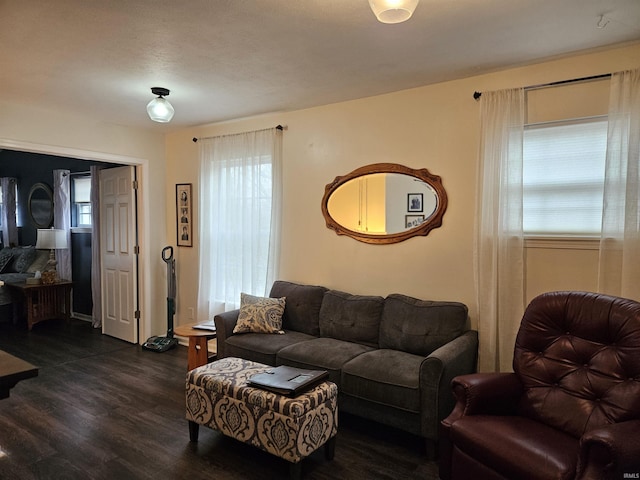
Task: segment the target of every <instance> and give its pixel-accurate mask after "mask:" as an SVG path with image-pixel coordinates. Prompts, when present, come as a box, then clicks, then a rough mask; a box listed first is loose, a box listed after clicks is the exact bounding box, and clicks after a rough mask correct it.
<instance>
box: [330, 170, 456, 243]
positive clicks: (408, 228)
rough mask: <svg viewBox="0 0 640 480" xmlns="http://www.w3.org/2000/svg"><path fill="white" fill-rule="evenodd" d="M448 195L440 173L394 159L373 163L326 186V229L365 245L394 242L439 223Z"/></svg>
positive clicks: (425, 232)
mask: <svg viewBox="0 0 640 480" xmlns="http://www.w3.org/2000/svg"><path fill="white" fill-rule="evenodd" d="M446 209H447V193H446V192H445V190H444V187H443V186H442V181H441V179H440V177H439V176H437V175H432V174H431V173H429V171H428V170H427V169H426V168H423V169H420V170H416V169H413V168H409V167H405V166H403V165H398V164H396V163H376V164H373V165H367V166H364V167H361V168H358V169H356V170H354V171H353V172H351V173H349V174H347V175H344V176H341V177H336V179H335V180H334V181H333V182H331V183H330V184H328V185H327V186H326V187H325V192H324V196H323V197H322V214H323V215H324V218H325V221H326V222H327V228H330V229H332V230H335V232H336V233H337V234H338V235H347V236H349V237H351V238H353V239H355V240H358V241H360V242H365V243H376V244H386V243H398V242H402V241H404V240H407V239H408V238H411V237H415V236H420V235H422V236H424V235H427V234H428V233H429V232H430V231H431V230H433V229H434V228H438V227H439V226H441V225H442V217H443V215H444V212H445V211H446Z"/></svg>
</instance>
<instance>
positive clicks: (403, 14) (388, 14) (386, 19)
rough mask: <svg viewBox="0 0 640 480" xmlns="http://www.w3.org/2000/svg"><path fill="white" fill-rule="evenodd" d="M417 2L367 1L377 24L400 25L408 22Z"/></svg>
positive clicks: (405, 0)
mask: <svg viewBox="0 0 640 480" xmlns="http://www.w3.org/2000/svg"><path fill="white" fill-rule="evenodd" d="M418 2H419V0H369V6H370V7H371V10H373V13H374V14H375V15H376V18H377V19H378V21H379V22H382V23H401V22H405V21H407V20H409V19H410V18H411V15H413V12H414V10H415V9H416V7H417V6H418Z"/></svg>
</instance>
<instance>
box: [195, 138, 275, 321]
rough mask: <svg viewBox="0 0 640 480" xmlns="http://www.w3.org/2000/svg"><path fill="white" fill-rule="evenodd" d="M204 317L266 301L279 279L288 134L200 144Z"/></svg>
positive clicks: (200, 298) (201, 299)
mask: <svg viewBox="0 0 640 480" xmlns="http://www.w3.org/2000/svg"><path fill="white" fill-rule="evenodd" d="M199 146H200V159H201V163H200V186H199V187H200V188H199V191H200V194H199V198H200V205H199V210H200V228H199V237H200V239H199V240H200V241H199V244H200V274H199V290H198V318H199V319H200V320H205V319H210V318H212V317H213V316H214V315H215V314H217V313H221V312H223V311H229V310H233V309H235V308H238V307H239V305H240V293H241V292H244V293H248V294H252V295H258V296H264V295H266V294H267V293H268V289H270V287H271V285H272V283H273V281H274V280H275V279H276V277H277V268H278V264H279V252H280V217H281V198H282V193H281V191H282V131H281V130H280V129H277V128H272V129H267V130H259V131H255V132H247V133H242V134H237V135H225V136H220V137H214V138H207V139H201V140H200V141H199Z"/></svg>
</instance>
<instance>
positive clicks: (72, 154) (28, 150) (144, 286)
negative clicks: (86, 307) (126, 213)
mask: <svg viewBox="0 0 640 480" xmlns="http://www.w3.org/2000/svg"><path fill="white" fill-rule="evenodd" d="M1 148H6V149H8V150H10V151H12V152H17V153H20V154H27V155H28V154H37V155H43V156H45V157H49V161H50V162H51V163H49V165H48V166H47V169H48V171H49V172H50V171H51V170H53V169H54V168H58V167H59V165H58V163H57V162H61V163H63V162H64V161H65V160H67V161H74V162H77V161H83V162H86V164H87V167H86V170H88V165H89V164H90V163H91V162H98V163H105V164H109V165H110V166H122V165H130V166H135V167H136V168H137V169H138V171H139V177H140V178H139V183H140V184H144V182H145V181H146V179H148V175H149V169H148V167H147V165H148V161H147V160H145V159H139V158H133V157H125V156H120V155H113V154H104V153H99V152H91V151H84V150H77V149H69V148H61V147H55V146H47V145H34V144H30V143H20V142H12V141H2V140H0V149H1ZM3 153H5V151H0V154H3ZM8 166H9V164H8V163H5V162H0V174H1V175H2V176H9V175H10V174H11V173H10V172H9V171H8ZM63 168H65V167H64V166H63ZM140 193H141V194H142V199H141V200H142V201H141V202H140V205H139V210H138V217H137V221H138V222H141V225H142V224H144V223H145V222H144V218H145V212H144V205H147V204H148V203H149V202H148V200H147V201H145V200H146V197H147V196H148V192H147V191H145V189H140ZM18 201H19V202H20V198H19V199H18ZM139 232H140V238H139V240H140V241H139V245H146V244H148V242H147V239H148V238H149V231H148V228H140V229H139ZM149 257H150V255H149V251H148V250H147V249H144V248H140V258H139V268H140V271H144V270H143V269H144V266H145V265H148V264H149ZM149 277H150V272H147V273H145V274H144V275H142V276H141V278H140V284H139V294H138V298H139V304H138V308H137V309H138V310H140V311H141V312H144V311H146V312H149V313H151V311H152V307H151V302H150V297H151V295H150V291H149V285H151V281H150V280H149ZM132 287H133V286H132ZM150 318H151V315H143V314H141V315H140V318H139V319H136V324H137V330H138V332H137V335H136V336H135V338H134V343H139V339H140V338H146V337H147V336H148V332H150V331H151V321H150ZM127 341H131V338H128V339H127Z"/></svg>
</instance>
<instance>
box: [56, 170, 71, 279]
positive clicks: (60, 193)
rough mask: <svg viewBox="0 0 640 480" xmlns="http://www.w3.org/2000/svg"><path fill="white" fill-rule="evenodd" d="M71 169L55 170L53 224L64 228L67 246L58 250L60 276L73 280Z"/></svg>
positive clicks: (61, 228)
mask: <svg viewBox="0 0 640 480" xmlns="http://www.w3.org/2000/svg"><path fill="white" fill-rule="evenodd" d="M70 173H71V172H69V170H54V171H53V226H54V227H55V228H59V229H60V230H64V231H65V232H66V235H67V248H66V249H60V250H56V260H57V261H58V265H57V267H56V269H57V270H58V277H60V278H61V279H63V280H73V278H72V275H71V177H70Z"/></svg>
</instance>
